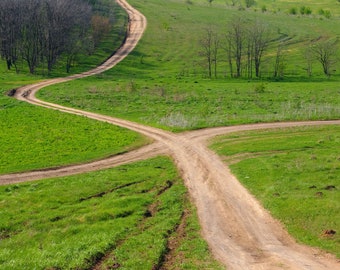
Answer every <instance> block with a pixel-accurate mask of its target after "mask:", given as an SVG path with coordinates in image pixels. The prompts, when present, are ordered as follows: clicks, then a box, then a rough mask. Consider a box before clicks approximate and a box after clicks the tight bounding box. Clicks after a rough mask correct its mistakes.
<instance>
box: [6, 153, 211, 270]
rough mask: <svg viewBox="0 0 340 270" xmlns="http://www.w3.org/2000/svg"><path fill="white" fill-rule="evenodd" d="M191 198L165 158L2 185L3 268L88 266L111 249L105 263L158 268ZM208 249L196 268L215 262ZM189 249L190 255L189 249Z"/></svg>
mask: <svg viewBox="0 0 340 270" xmlns="http://www.w3.org/2000/svg"><path fill="white" fill-rule="evenodd" d="M187 203H188V202H187V195H186V190H185V188H184V186H183V183H182V181H181V179H180V178H179V176H178V173H177V171H176V169H175V167H174V166H173V164H172V162H171V161H170V160H169V159H168V158H164V157H158V158H154V159H152V160H147V161H143V162H138V163H133V164H130V165H126V166H120V167H118V168H115V169H110V170H104V171H98V172H93V173H88V174H84V175H77V176H72V177H64V178H56V179H47V180H44V181H36V182H32V183H25V184H17V185H10V186H2V187H0V206H1V207H0V215H1V219H0V239H1V241H0V265H1V267H0V268H1V269H89V268H91V266H93V265H94V264H95V263H96V261H98V260H99V259H101V258H102V257H103V256H104V255H107V256H108V257H109V256H111V257H109V258H110V260H108V261H106V263H105V264H106V265H110V266H113V265H115V264H116V265H117V264H118V265H120V269H152V267H154V266H156V265H159V264H160V263H161V261H162V256H163V254H165V253H166V249H167V240H168V238H169V237H170V236H172V235H173V234H174V232H175V231H176V227H177V226H178V225H179V224H180V223H181V216H182V212H183V211H184V209H185V207H187ZM194 222H197V221H194ZM191 230H194V231H196V232H195V235H194V236H193V239H189V240H186V242H190V241H202V240H200V239H201V238H200V236H199V233H198V231H199V227H197V226H196V227H195V228H194V229H191ZM188 244H190V243H188ZM201 247H202V244H201ZM203 251H204V252H202V251H201V255H202V257H201V258H195V262H192V265H193V266H194V267H193V268H191V269H200V265H202V263H204V264H206V265H208V266H210V267H212V266H213V267H215V266H217V264H216V262H214V260H213V259H212V258H211V257H210V255H209V250H208V249H207V247H206V244H203ZM198 252H199V251H198ZM184 253H185V255H186V256H189V257H192V255H191V250H187V251H185V252H184ZM195 254H197V252H195ZM142 255H143V256H142ZM202 260H205V261H204V262H203V261H202ZM105 264H103V265H105ZM105 269H106V268H105ZM209 269H212V268H209ZM214 269H217V268H214Z"/></svg>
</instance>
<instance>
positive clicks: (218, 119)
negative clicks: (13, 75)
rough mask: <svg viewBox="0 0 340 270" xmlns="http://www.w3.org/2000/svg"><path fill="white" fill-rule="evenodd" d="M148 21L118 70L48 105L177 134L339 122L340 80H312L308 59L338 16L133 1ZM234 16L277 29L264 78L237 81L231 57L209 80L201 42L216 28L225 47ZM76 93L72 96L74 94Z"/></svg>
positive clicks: (64, 89) (48, 94)
mask: <svg viewBox="0 0 340 270" xmlns="http://www.w3.org/2000/svg"><path fill="white" fill-rule="evenodd" d="M131 3H132V4H133V5H134V6H136V7H137V8H139V9H140V10H141V11H142V12H143V13H144V14H145V15H146V16H147V18H148V21H149V23H148V28H147V30H146V33H145V35H144V37H143V39H142V40H141V42H140V44H139V45H138V46H137V48H136V50H135V51H133V52H132V54H131V55H130V56H129V57H128V58H127V59H126V60H124V61H123V62H122V63H120V64H119V65H118V66H117V67H116V68H115V69H113V70H111V71H108V72H105V73H104V74H101V75H98V76H96V77H95V78H86V79H83V80H79V81H74V82H69V83H66V84H60V85H55V86H51V87H48V88H46V89H44V90H42V91H41V92H40V93H39V94H38V95H39V97H40V98H42V99H46V100H49V101H53V102H56V103H61V104H64V105H67V106H71V107H77V108H81V109H85V110H91V111H96V112H100V113H105V114H109V115H114V116H119V117H122V118H126V119H129V120H133V121H137V122H140V123H144V124H148V125H153V126H157V127H161V128H165V129H169V130H173V131H181V130H188V129H197V128H202V127H211V126H221V125H234V124H242V123H254V122H271V121H285V120H308V119H310V120H316V119H336V118H339V116H340V109H339V104H340V95H339V88H338V80H339V75H337V74H336V73H335V74H334V75H333V76H331V77H330V78H326V77H325V76H324V75H323V74H322V71H321V65H318V64H317V63H316V62H314V64H313V67H314V69H313V70H314V71H313V74H314V75H313V76H312V77H309V76H307V74H306V72H305V70H304V68H305V67H306V63H305V60H304V58H303V53H304V48H305V47H306V44H309V42H310V40H313V39H317V38H318V37H319V36H320V35H321V33H322V35H329V36H336V35H337V33H336V31H335V29H336V28H337V26H336V25H338V24H340V20H339V19H338V18H333V19H327V20H320V19H318V18H312V17H301V16H300V17H297V16H290V15H288V14H286V13H283V12H282V13H271V12H266V13H259V12H255V11H253V10H252V9H250V10H241V11H240V10H238V9H235V8H230V7H228V6H226V5H225V2H223V3H224V4H223V5H222V1H214V2H213V3H212V5H211V6H209V5H208V3H207V2H206V1H192V2H190V3H189V2H183V1H175V0H173V1H161V3H160V1H148V3H147V4H146V3H144V2H140V1H131ZM233 16H247V17H248V18H253V19H255V18H257V17H260V16H261V19H263V20H265V21H266V22H267V23H268V24H269V25H270V27H271V28H272V29H275V31H276V32H275V33H273V38H274V39H276V38H278V41H275V42H272V43H271V47H270V48H269V49H268V52H267V54H266V56H264V60H263V74H268V76H267V75H263V77H261V78H253V79H251V80H247V79H242V78H239V79H235V78H231V77H230V76H229V73H228V71H227V67H226V66H227V63H226V60H225V58H226V56H225V51H224V50H223V49H222V48H221V49H220V54H221V55H220V57H221V60H220V62H219V65H220V66H219V67H218V76H217V78H213V79H209V78H207V76H206V69H205V66H204V60H203V59H202V57H200V56H199V51H200V49H201V48H200V45H199V40H200V38H201V37H202V35H204V31H205V29H206V28H207V27H208V26H209V25H210V26H213V27H214V28H215V29H218V30H217V31H218V32H220V35H221V42H222V41H223V35H224V34H225V31H226V30H225V29H227V25H228V22H229V21H230V20H231V19H232V18H233ZM339 27H340V25H339ZM282 36H289V37H290V38H291V39H290V41H289V43H288V44H287V48H286V49H285V59H286V60H285V61H286V75H285V76H284V77H283V78H281V79H279V80H276V79H273V77H272V72H271V71H270V70H272V65H273V61H274V57H273V55H274V54H275V52H276V47H275V46H276V45H277V44H278V43H279V40H280V38H281V37H282ZM70 89H72V90H70Z"/></svg>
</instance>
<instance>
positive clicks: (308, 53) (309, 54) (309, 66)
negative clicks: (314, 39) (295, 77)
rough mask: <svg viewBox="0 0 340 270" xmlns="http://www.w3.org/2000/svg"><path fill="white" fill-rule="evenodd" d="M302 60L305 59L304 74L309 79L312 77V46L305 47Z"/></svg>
mask: <svg viewBox="0 0 340 270" xmlns="http://www.w3.org/2000/svg"><path fill="white" fill-rule="evenodd" d="M304 58H305V59H306V63H307V67H306V72H307V75H308V76H309V77H311V76H312V67H313V50H312V46H307V47H306V49H305V52H304Z"/></svg>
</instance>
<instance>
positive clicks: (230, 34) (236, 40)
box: [226, 17, 246, 77]
mask: <svg viewBox="0 0 340 270" xmlns="http://www.w3.org/2000/svg"><path fill="white" fill-rule="evenodd" d="M245 38H246V23H245V21H244V20H243V19H242V18H241V17H234V18H233V19H232V21H231V22H230V28H229V29H228V31H227V34H226V39H227V47H226V50H227V54H228V59H229V65H230V66H232V64H231V60H232V59H234V61H235V65H236V74H234V76H235V77H240V76H241V67H242V56H243V50H244V46H245Z"/></svg>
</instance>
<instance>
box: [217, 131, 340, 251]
mask: <svg viewBox="0 0 340 270" xmlns="http://www.w3.org/2000/svg"><path fill="white" fill-rule="evenodd" d="M339 143H340V127H339V126H327V127H301V128H289V129H277V130H264V131H256V132H255V131H251V132H242V133H233V134H229V135H226V136H221V137H218V138H215V139H214V140H213V141H212V142H211V148H212V149H213V150H214V151H216V152H217V153H218V154H219V155H220V156H221V157H222V158H223V159H224V161H225V162H226V163H227V164H229V166H230V168H231V170H232V171H233V173H234V174H235V175H236V176H237V178H238V179H239V180H240V181H241V182H242V183H243V184H244V185H245V187H247V188H248V189H249V190H250V191H251V193H252V194H254V195H255V196H256V198H258V199H259V200H260V202H261V203H262V205H263V206H264V207H265V208H267V209H268V210H269V211H270V212H271V213H272V215H273V216H274V217H276V218H277V219H279V220H280V221H281V222H282V224H284V226H285V227H286V228H287V230H288V232H289V233H290V234H291V235H292V236H294V237H295V238H296V239H297V240H298V241H299V242H301V243H304V244H307V245H311V246H316V247H319V248H322V249H324V250H327V251H329V252H331V253H334V254H336V255H337V256H338V257H340V252H339V251H340V236H339V234H338V233H337V232H339V230H340V223H339V221H340V214H339V213H340V191H339V183H340V171H339V169H340V167H339V159H340V156H339ZM293 209H294V210H293ZM327 231H328V232H327ZM331 231H335V232H336V233H335V234H332V233H331Z"/></svg>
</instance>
